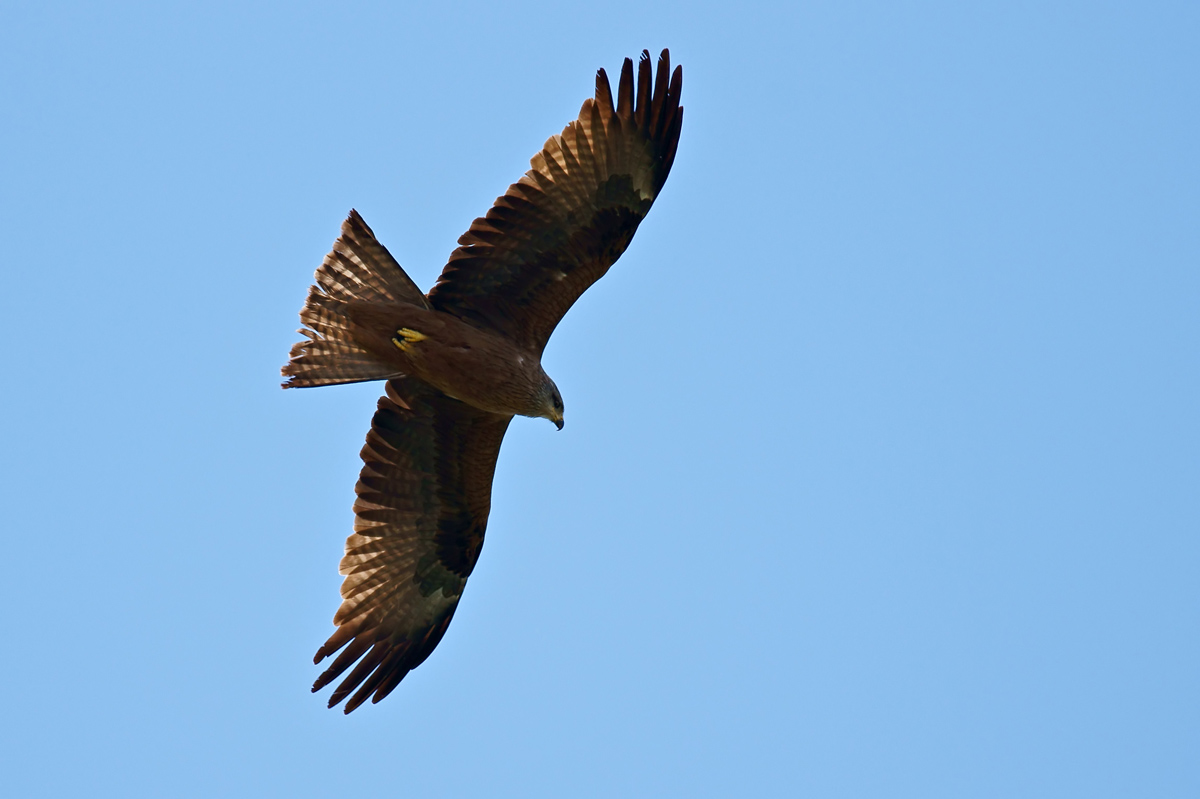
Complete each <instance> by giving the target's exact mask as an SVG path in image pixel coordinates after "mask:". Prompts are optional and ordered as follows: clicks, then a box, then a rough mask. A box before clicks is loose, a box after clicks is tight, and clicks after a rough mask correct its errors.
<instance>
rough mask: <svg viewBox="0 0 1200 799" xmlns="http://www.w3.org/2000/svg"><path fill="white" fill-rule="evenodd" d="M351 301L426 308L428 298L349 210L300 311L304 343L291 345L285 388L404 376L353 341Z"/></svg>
mask: <svg viewBox="0 0 1200 799" xmlns="http://www.w3.org/2000/svg"><path fill="white" fill-rule="evenodd" d="M351 302H377V303H397V302H403V303H410V304H412V305H418V306H420V307H422V308H428V307H429V306H428V303H427V302H426V299H425V295H424V294H422V293H421V290H420V289H419V288H417V286H416V284H415V283H413V282H412V280H411V279H410V278H409V277H408V275H406V274H405V273H404V270H403V269H402V268H401V267H400V264H399V263H397V262H396V259H395V258H393V257H392V255H391V253H389V252H388V251H387V248H386V247H384V246H383V245H382V244H380V243H379V241H378V240H376V238H375V234H374V233H372V232H371V228H369V227H367V223H366V222H364V221H363V218H362V217H361V216H359V215H358V212H357V211H353V210H352V211H351V212H350V216H349V217H347V218H346V221H345V222H343V223H342V234H341V235H340V236H339V237H338V239H337V241H336V242H334V245H333V249H332V250H331V251H330V253H329V254H328V255H326V256H325V260H324V261H322V262H321V266H320V267H319V268H318V269H317V274H316V285H314V286H312V288H310V289H309V291H308V298H307V299H306V300H305V302H304V307H303V308H302V309H301V310H300V321H301V322H303V323H304V325H305V328H301V329H300V330H299V331H298V332H299V333H300V334H301V335H303V336H304V337H305V340H304V341H301V342H299V343H297V344H296V345H295V346H293V347H292V351H291V353H290V356H289V360H288V362H287V363H286V364H285V365H284V367H283V369H282V372H283V376H284V377H287V378H288V381H287V382H286V383H284V384H283V387H284V388H308V387H311V386H328V385H335V384H338V383H359V382H362V381H365V380H387V379H390V378H393V377H400V376H401V375H400V373H398V372H396V369H395V366H394V365H392V364H388V363H385V362H383V361H381V360H380V359H378V358H377V357H375V356H374V355H373V354H371V352H369V351H368V350H367V349H365V348H364V347H362V346H360V345H359V344H358V343H357V342H356V341H355V338H354V330H355V328H354V324H353V323H352V322H351V321H350V319H349V318H348V317H347V315H346V310H347V306H348V305H349V303H351Z"/></svg>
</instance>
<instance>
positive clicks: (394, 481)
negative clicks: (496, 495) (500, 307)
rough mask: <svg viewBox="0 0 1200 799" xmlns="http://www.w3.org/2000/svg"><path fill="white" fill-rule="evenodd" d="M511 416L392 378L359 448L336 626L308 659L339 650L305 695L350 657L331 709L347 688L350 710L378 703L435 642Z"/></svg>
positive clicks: (463, 570)
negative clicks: (351, 524) (358, 469)
mask: <svg viewBox="0 0 1200 799" xmlns="http://www.w3.org/2000/svg"><path fill="white" fill-rule="evenodd" d="M511 419H512V417H509V416H498V415H496V414H491V413H487V412H485V411H480V410H477V409H475V408H472V407H471V406H469V405H466V404H464V403H462V402H459V401H458V400H454V399H450V398H449V397H446V396H445V395H443V394H440V393H438V392H435V391H433V390H431V389H428V388H425V387H423V386H422V385H421V384H420V383H418V382H416V381H415V380H392V381H389V382H388V384H387V394H386V395H385V396H384V397H381V398H380V400H379V409H378V410H377V411H376V412H375V416H374V418H373V419H372V420H371V430H370V432H369V433H367V443H366V446H365V447H363V450H362V459H363V468H362V473H361V474H360V476H359V480H358V485H357V486H356V487H355V493H356V494H357V495H358V499H357V500H356V501H355V503H354V513H355V517H356V518H355V523H354V534H353V535H351V536H350V537H349V538H348V539H346V555H345V557H343V558H342V562H341V566H340V569H339V571H340V572H341V574H343V575H345V578H346V579H345V580H344V581H343V583H342V605H341V607H340V608H339V609H338V612H337V615H335V616H334V619H333V621H334V624H336V625H338V629H337V630H336V631H335V632H334V634H333V635H332V636H331V637H330V638H329V640H328V641H326V642H325V645H324V646H322V647H321V648H320V649H319V650H318V651H317V655H316V658H315V659H314V662H316V663H320V662H321V660H323V659H324V658H325V657H327V656H329V655H332V654H333V653H335V652H337V651H338V650H339V649H341V648H342V647H346V648H345V650H344V651H342V652H341V654H339V655H338V656H337V658H335V659H334V661H333V663H332V664H331V665H330V666H329V668H328V669H326V671H325V672H324V673H323V674H322V675H321V676H320V677H319V678H318V679H317V681H316V683H315V684H314V685H313V691H318V690H320V689H321V688H323V687H325V686H326V685H328V684H330V683H331V682H333V681H334V680H336V679H337V678H338V677H340V676H341V675H342V674H343V672H345V671H346V670H347V669H348V668H350V666H351V665H353V664H354V663H355V661H358V665H357V666H355V667H354V669H353V671H351V672H350V674H349V675H348V676H346V677H345V678H344V679H343V680H342V682H341V684H339V685H338V687H337V689H336V690H334V692H333V695H332V696H330V698H329V706H330V707H333V706H334V705H336V704H338V703H339V702H341V701H342V700H343V699H345V698H346V697H347V696H350V694H351V693H352V692H353V696H351V697H350V701H349V702H347V703H346V712H347V713H349V712H350V711H352V710H354V709H355V708H356V707H358V706H359V705H361V704H362V703H363V702H365V701H366V700H367V698H368V697H369V698H371V701H372V702H378V701H379V700H380V699H382V698H383V697H385V696H387V695H388V694H389V693H391V691H392V689H394V688H395V687H396V686H397V685H399V684H400V681H401V680H402V679H404V675H406V674H408V672H409V671H411V670H412V669H415V668H416V667H417V666H419V665H421V663H423V662H424V661H425V659H426V658H427V657H429V655H430V653H431V652H433V649H434V647H436V646H437V645H438V642H439V641H441V640H442V636H443V635H444V634H445V632H446V628H447V627H448V626H449V625H450V620H451V618H453V616H454V610H455V608H456V607H457V606H458V600H459V597H460V596H462V591H463V587H464V585H465V584H466V580H467V577H468V576H470V574H471V571H472V569H474V568H475V563H476V561H477V560H478V558H479V550H480V548H481V547H482V546H483V535H484V531H485V530H486V528H487V517H488V512H489V510H490V509H491V491H492V476H493V474H494V473H495V469H496V456H497V455H498V454H499V452H500V442H501V440H502V439H503V438H504V432H505V430H507V429H508V423H509V422H510V421H511ZM360 658H361V660H360Z"/></svg>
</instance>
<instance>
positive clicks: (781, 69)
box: [0, 0, 1200, 799]
mask: <svg viewBox="0 0 1200 799" xmlns="http://www.w3.org/2000/svg"><path fill="white" fill-rule="evenodd" d="M430 6H431V4H426V3H421V4H403V3H378V4H371V3H364V4H349V3H332V2H331V3H307V4H290V3H272V4H267V3H250V4H246V3H241V2H238V3H232V2H230V3H204V4H188V5H187V6H184V5H182V4H175V3H167V4H164V3H149V2H147V3H142V4H132V3H104V4H91V3H89V4H82V3H79V4H73V3H40V2H39V3H34V2H27V1H25V0H10V2H6V3H5V4H4V7H3V10H0V30H3V31H4V47H3V49H2V50H0V101H2V104H3V108H4V112H3V117H4V122H3V124H0V147H2V150H0V152H3V154H4V155H3V158H2V159H0V205H2V207H0V232H2V234H3V242H4V250H3V256H0V258H2V261H0V263H2V265H3V275H4V278H5V280H4V284H5V286H6V288H7V301H6V303H5V311H4V316H3V319H4V329H5V331H6V333H7V335H6V339H5V341H6V345H7V346H6V348H5V351H6V355H5V364H4V369H3V375H4V377H3V390H2V391H0V409H2V410H3V424H2V425H0V497H2V502H0V528H2V530H3V536H2V537H0V547H2V552H3V561H2V562H3V570H4V578H3V580H2V581H0V613H2V614H3V616H2V617H0V618H2V619H3V629H4V640H5V643H4V645H3V658H2V664H3V665H2V666H0V669H2V672H0V674H2V676H3V681H4V684H5V686H7V699H6V702H5V707H4V710H3V713H2V714H0V793H3V794H4V795H6V796H14V797H15V796H20V797H43V796H44V797H80V796H97V797H101V796H104V797H107V796H113V797H131V796H146V797H151V796H155V797H157V796H170V797H213V796H245V797H265V796H279V797H309V796H311V797H318V796H320V797H326V796H335V795H336V796H347V797H353V796H357V795H403V796H439V797H456V796H464V797H466V796H496V797H500V796H505V797H507V796H513V797H564V796H572V797H576V796H577V797H612V796H639V797H640V796H645V797H663V796H681V797H729V796H822V797H824V796H838V797H880V796H887V797H921V798H922V799H929V798H930V797H964V796H970V797H1016V796H1020V797H1056V798H1058V797H1066V796H1086V797H1128V796H1153V797H1156V798H1157V797H1195V796H1198V795H1200V757H1197V753H1200V679H1198V675H1200V636H1198V633H1200V147H1198V143H1200V81H1198V80H1197V76H1198V75H1200V49H1198V47H1197V42H1198V41H1200V6H1197V5H1196V4H1195V3H1182V2H1181V3H1133V2H1129V3H1111V2H1110V3H1045V2H1026V3H1022V2H1016V3H1013V2H1005V3H966V4H964V3H918V2H911V3H847V2H837V3H832V2H831V3H816V4H790V3H789V4H779V5H766V4H753V3H751V4H733V3H730V4H727V5H717V4H704V3H696V2H688V3H677V4H672V5H668V4H655V3H646V2H609V3H602V4H599V5H597V4H579V5H575V6H570V5H555V4H550V5H547V4H545V3H514V4H504V3H479V4H463V5H450V4H447V5H445V6H444V7H440V8H437V9H434V8H431V7H430ZM664 46H669V47H670V48H671V50H672V54H673V56H674V60H675V61H677V62H678V63H682V64H683V66H684V71H685V81H684V93H683V101H684V105H685V107H686V108H687V115H686V122H685V125H684V129H683V137H682V143H681V146H680V149H679V154H678V158H677V160H676V162H675V167H674V171H673V173H672V175H671V178H670V180H669V182H668V183H667V186H666V189H665V190H664V192H663V193H662V195H661V196H660V198H659V201H658V203H657V204H656V205H655V207H654V210H653V211H652V212H651V214H650V216H649V218H648V219H647V221H646V223H645V224H644V225H643V226H642V229H641V230H640V232H639V233H638V235H637V238H636V239H635V241H634V243H633V246H632V247H631V248H630V250H629V251H628V253H627V254H626V255H625V257H624V258H623V259H622V260H621V261H620V262H619V263H618V264H617V266H616V267H615V268H614V269H613V270H612V271H611V272H610V273H609V275H608V276H607V277H606V278H604V280H602V281H601V282H600V283H599V284H597V285H596V286H595V287H594V288H593V289H592V290H591V291H589V292H588V293H587V294H586V295H585V296H584V298H583V299H582V301H581V302H580V303H579V304H578V305H577V306H576V307H575V308H574V309H573V310H572V311H571V313H570V314H569V315H568V316H567V318H566V320H565V321H564V323H563V324H562V325H561V326H560V327H559V329H558V332H557V333H556V334H555V336H554V339H553V341H552V342H551V344H550V347H549V349H548V350H547V353H546V366H547V370H548V372H549V373H550V374H551V375H552V376H553V377H554V378H555V380H556V381H557V383H558V386H559V387H560V388H561V389H562V392H563V395H564V397H565V400H566V405H567V425H566V429H565V430H564V431H563V432H562V433H558V432H555V430H554V429H553V427H552V426H551V425H550V424H549V423H547V422H545V421H534V420H518V422H516V423H514V425H513V426H512V428H511V429H510V432H509V434H508V438H507V440H506V441H505V444H504V450H503V452H502V453H501V457H500V465H499V470H498V472H497V475H496V482H495V498H494V504H493V513H492V517H491V522H490V526H489V530H488V539H487V544H486V546H485V547H484V550H483V555H482V559H481V561H480V564H479V567H478V569H477V570H476V572H475V574H474V576H472V578H471V581H470V584H469V587H468V588H467V591H466V594H465V597H464V601H463V603H462V605H461V607H460V610H459V612H458V615H457V616H456V618H455V620H454V624H453V625H452V626H451V628H450V631H449V634H448V635H447V637H446V639H445V640H444V641H443V643H442V644H441V646H440V647H439V648H438V649H437V651H436V652H435V653H434V655H433V656H432V658H430V660H429V661H428V662H427V663H426V664H425V665H424V666H422V667H421V668H420V669H418V670H417V671H416V672H414V673H413V674H411V675H410V676H409V677H408V678H407V679H406V680H405V682H404V683H403V684H402V685H401V686H400V688H399V689H398V690H397V691H396V692H395V693H393V694H392V695H391V696H390V697H389V698H388V699H387V700H386V701H385V702H383V703H382V704H380V705H376V706H368V707H366V708H364V709H362V710H360V711H358V712H356V713H355V714H353V715H352V716H351V717H348V718H347V717H344V716H343V715H342V714H341V713H340V712H330V711H328V710H326V709H325V708H324V695H323V696H320V697H316V696H312V695H310V694H309V692H308V689H309V686H310V684H311V682H312V680H313V679H314V677H315V676H316V673H317V669H316V668H315V667H313V665H312V663H311V658H312V654H313V652H314V651H315V649H316V647H317V646H318V645H319V644H320V643H321V642H322V641H324V640H325V637H326V636H327V635H328V633H329V632H330V630H331V629H332V627H331V622H330V620H331V617H332V614H333V612H334V609H335V607H336V605H337V588H338V585H339V582H340V578H339V576H338V574H337V571H336V566H337V561H338V558H339V556H340V554H341V548H342V544H343V541H344V539H345V536H346V535H347V533H348V532H349V529H350V523H351V512H350V505H351V501H352V499H353V485H354V481H355V477H356V474H357V471H358V464H359V461H358V450H359V448H360V446H361V444H362V440H363V436H364V434H365V431H366V428H367V424H368V420H369V418H370V414H371V410H372V408H373V406H374V403H375V398H376V397H377V396H378V393H379V391H380V388H381V387H380V386H374V385H368V386H355V387H347V388H331V389H323V390H313V391H295V392H284V391H281V390H280V389H279V387H278V384H279V380H280V378H279V374H278V371H279V367H280V365H281V364H282V363H283V361H284V359H285V357H286V354H287V351H288V348H289V347H290V345H291V344H292V342H293V341H295V340H296V335H295V333H294V332H293V331H294V330H295V328H296V327H297V326H298V320H297V316H296V312H297V310H298V309H299V307H300V305H301V303H302V301H303V298H304V295H305V291H306V289H307V287H308V285H309V281H310V279H311V277H312V272H313V270H314V268H315V267H316V266H317V264H318V263H319V262H320V259H321V257H322V255H324V253H325V252H326V251H327V250H328V248H329V246H330V244H331V243H332V241H333V239H334V237H335V236H336V234H337V231H338V225H339V224H340V222H341V220H342V219H343V217H344V215H345V214H346V212H347V211H348V210H349V209H350V208H351V207H356V208H358V209H359V211H361V212H362V214H363V215H364V217H365V218H366V220H367V221H368V222H369V223H370V224H371V225H372V226H373V227H374V229H375V231H376V233H377V234H379V236H380V238H381V239H382V240H383V241H384V242H385V243H386V244H387V245H388V247H390V248H391V250H392V252H393V253H395V254H396V256H397V257H398V258H399V260H400V261H401V263H403V264H404V265H405V267H406V268H407V269H408V270H409V272H410V273H411V274H412V276H413V277H414V279H415V280H416V281H417V282H418V283H419V284H420V285H422V286H424V287H428V286H429V285H431V284H432V282H433V280H434V279H435V277H436V275H437V273H438V272H439V271H440V269H441V267H442V264H443V263H444V261H445V258H446V256H447V255H448V253H449V251H450V249H451V248H452V246H453V244H454V241H455V239H456V238H457V237H458V235H459V234H460V233H461V232H463V231H464V230H465V229H466V228H467V226H468V225H469V223H470V221H471V219H472V218H474V217H475V216H478V215H480V214H482V213H483V212H484V211H485V210H486V209H487V207H488V206H489V205H490V203H491V201H492V200H493V198H494V197H495V196H496V195H497V194H499V193H501V192H502V191H503V190H504V188H505V187H506V186H507V185H508V184H509V183H510V182H512V181H513V180H515V179H516V178H517V177H518V176H519V175H520V174H521V173H522V172H523V171H524V170H525V169H526V168H527V164H528V159H529V157H530V156H531V155H532V154H533V153H534V151H535V150H536V149H537V148H538V147H539V146H540V145H541V143H542V142H543V141H544V140H545V138H546V137H547V136H549V135H550V134H552V133H556V132H558V131H559V130H560V129H561V128H562V126H563V125H564V124H565V123H566V122H567V121H568V120H570V119H571V118H573V117H574V115H575V114H576V112H577V111H578V108H579V105H580V103H581V102H582V100H583V99H584V98H585V97H587V96H589V94H590V93H591V91H592V85H593V84H592V80H593V74H594V72H595V70H596V68H597V67H601V66H603V67H606V68H607V69H608V70H609V71H610V73H611V72H613V71H614V70H616V69H617V68H618V67H619V65H620V63H621V59H622V58H623V57H625V56H631V55H635V54H636V53H637V52H638V51H640V50H641V49H642V48H643V47H646V48H649V49H650V50H651V51H654V52H657V50H659V49H660V48H662V47H664Z"/></svg>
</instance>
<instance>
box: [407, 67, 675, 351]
mask: <svg viewBox="0 0 1200 799" xmlns="http://www.w3.org/2000/svg"><path fill="white" fill-rule="evenodd" d="M668 75H669V76H670V77H669V78H668ZM652 83H653V88H652V87H651V84H652ZM682 86H683V72H682V69H681V68H679V67H676V68H675V71H674V72H673V73H672V72H671V62H670V54H669V53H668V52H667V51H666V50H663V52H662V55H661V56H660V57H659V59H658V74H657V79H654V76H653V75H652V74H651V67H650V54H649V52H646V51H643V52H642V57H641V59H640V61H639V63H638V70H637V91H636V92H635V91H634V71H633V62H632V61H631V60H629V59H626V60H625V63H624V65H623V66H622V68H621V79H620V82H619V84H618V91H617V103H616V105H615V107H614V105H613V97H612V88H611V87H610V85H609V82H608V76H607V75H606V74H605V72H604V70H603V69H602V70H600V71H599V72H598V73H597V75H596V96H595V97H594V98H589V99H588V100H586V101H584V103H583V108H582V109H580V112H579V118H578V119H576V120H575V121H574V122H572V123H571V124H569V125H567V127H566V128H565V129H564V130H563V132H562V133H561V134H559V135H557V136H552V137H550V139H548V140H547V141H546V144H545V145H544V146H543V148H542V150H541V152H539V153H538V154H536V155H535V156H534V157H533V158H532V160H531V161H530V165H531V167H532V169H530V170H529V171H528V172H526V173H525V175H524V176H523V177H522V178H521V179H520V180H518V181H517V182H516V183H514V184H513V185H512V186H510V187H509V189H508V191H507V192H505V194H504V195H503V196H501V197H498V198H497V199H496V202H495V204H494V205H493V206H492V208H491V210H489V211H488V213H487V215H486V216H484V217H481V218H479V219H476V220H475V221H474V222H473V223H472V225H471V229H470V230H468V231H467V232H466V233H464V234H463V235H462V237H461V238H460V239H459V240H458V243H459V247H458V248H457V249H456V250H454V252H453V253H451V255H450V261H449V263H447V265H446V267H445V269H444V270H443V271H442V274H441V276H440V277H439V278H438V282H437V284H436V285H435V286H434V287H433V289H432V290H431V291H430V292H429V303H430V305H431V306H432V307H433V308H436V309H438V310H442V311H447V312H449V313H452V314H455V315H457V316H459V317H460V318H462V319H464V320H466V321H468V322H471V323H473V324H476V325H479V326H484V327H489V328H491V329H494V330H496V331H499V332H500V333H503V334H505V335H507V336H509V337H510V338H512V339H513V340H514V341H516V342H517V343H518V344H520V345H522V346H524V347H525V348H527V349H529V350H531V351H533V352H536V353H539V354H540V353H541V351H542V350H543V349H544V348H545V346H546V342H547V341H548V340H549V338H550V334H551V333H553V332H554V328H555V327H556V326H557V325H558V322H559V320H561V319H562V317H563V315H564V314H565V313H566V312H567V310H568V309H569V308H570V307H571V305H573V304H574V303H575V300H577V299H579V297H580V295H582V294H583V292H584V291H586V290H587V288H588V286H590V285H592V283H595V282H596V281H597V280H599V279H600V277H602V276H603V275H604V273H605V272H607V271H608V268H609V267H610V266H611V265H612V264H613V262H615V261H616V260H617V258H619V257H620V256H621V253H623V252H624V251H625V248H626V247H627V246H629V242H630V240H631V239H632V238H633V234H634V232H635V231H636V230H637V228H638V225H639V224H640V223H641V221H642V219H643V218H644V217H645V216H646V213H647V212H648V211H649V210H650V206H651V205H652V204H653V202H654V199H655V197H657V196H658V192H659V190H660V189H661V188H662V186H663V183H664V182H665V181H666V179H667V174H668V173H669V172H670V171H671V164H672V162H673V161H674V160H675V150H676V147H677V146H678V143H679V131H680V127H681V126H682V124H683V108H682V107H681V106H680V105H679V95H680V91H681V89H682Z"/></svg>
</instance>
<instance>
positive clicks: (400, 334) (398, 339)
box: [392, 327, 428, 352]
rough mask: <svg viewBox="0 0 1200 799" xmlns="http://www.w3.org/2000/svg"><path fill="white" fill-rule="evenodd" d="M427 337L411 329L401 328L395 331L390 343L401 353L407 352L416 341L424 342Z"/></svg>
mask: <svg viewBox="0 0 1200 799" xmlns="http://www.w3.org/2000/svg"><path fill="white" fill-rule="evenodd" d="M426 338H428V336H426V335H425V334H424V333H420V332H418V331H416V330H413V329H412V328H411V327H402V328H400V329H399V330H397V331H396V335H394V336H392V343H393V344H395V345H396V346H397V347H399V348H400V351H401V352H408V348H409V347H411V346H412V345H413V344H415V343H416V342H418V341H424V340H425V339H426Z"/></svg>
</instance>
